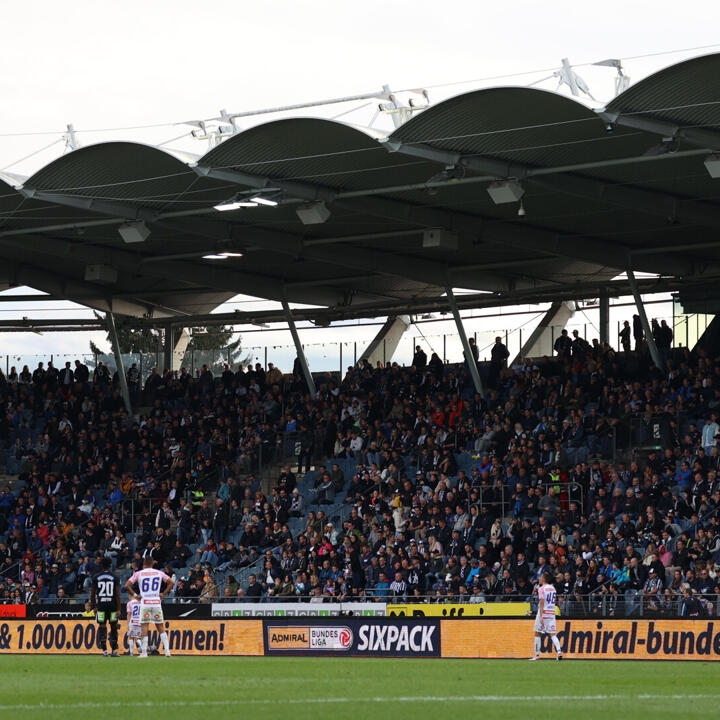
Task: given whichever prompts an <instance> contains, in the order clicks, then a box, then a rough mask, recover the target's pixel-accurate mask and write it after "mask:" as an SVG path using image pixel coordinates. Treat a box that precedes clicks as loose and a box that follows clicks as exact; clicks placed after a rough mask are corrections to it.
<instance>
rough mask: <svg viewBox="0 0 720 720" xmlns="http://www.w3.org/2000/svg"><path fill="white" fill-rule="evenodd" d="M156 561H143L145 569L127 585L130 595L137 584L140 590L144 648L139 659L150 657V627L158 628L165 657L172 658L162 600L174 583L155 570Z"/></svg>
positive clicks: (149, 559)
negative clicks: (148, 651) (148, 652)
mask: <svg viewBox="0 0 720 720" xmlns="http://www.w3.org/2000/svg"><path fill="white" fill-rule="evenodd" d="M153 564H154V560H153V559H152V557H151V556H150V555H146V556H145V558H144V559H143V569H142V570H138V571H137V572H136V573H134V574H133V575H132V576H131V577H130V579H129V580H128V581H127V583H125V587H126V588H127V591H128V593H130V594H132V593H133V589H132V588H133V585H134V584H135V583H137V585H138V588H139V590H140V598H141V600H140V624H141V625H142V648H141V652H140V655H139V657H141V658H146V657H147V656H148V654H147V650H148V629H149V625H151V624H153V625H156V626H157V630H158V632H159V633H160V641H161V642H162V644H163V649H164V650H165V657H170V643H169V641H168V636H167V633H166V632H165V628H164V627H163V623H164V622H165V618H164V617H163V611H162V599H163V598H164V597H165V596H166V595H167V594H168V593H169V592H170V591H171V590H172V589H173V581H172V579H171V578H170V577H168V576H167V575H166V574H165V573H164V572H163V571H162V570H155V569H154V568H153Z"/></svg>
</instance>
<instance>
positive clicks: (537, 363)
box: [0, 340, 720, 616]
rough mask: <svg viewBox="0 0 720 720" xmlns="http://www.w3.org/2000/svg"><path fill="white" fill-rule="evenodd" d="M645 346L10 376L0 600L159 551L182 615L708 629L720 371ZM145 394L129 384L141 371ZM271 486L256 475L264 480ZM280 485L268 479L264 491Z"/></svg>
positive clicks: (72, 582)
mask: <svg viewBox="0 0 720 720" xmlns="http://www.w3.org/2000/svg"><path fill="white" fill-rule="evenodd" d="M664 353H665V361H666V369H665V371H664V372H661V371H660V370H658V369H657V368H656V367H655V366H654V365H653V363H652V361H651V360H650V357H649V354H648V350H647V346H646V345H645V343H643V342H642V341H641V342H640V343H639V344H638V348H637V350H632V351H628V352H623V353H618V352H616V351H614V350H613V349H612V348H611V347H610V346H609V345H607V344H606V345H605V346H604V347H603V346H600V345H599V344H597V343H596V344H594V345H592V346H590V345H588V344H587V343H585V342H584V341H581V340H577V341H575V342H573V343H572V344H571V345H568V346H567V347H564V346H563V347H561V348H560V354H559V355H558V356H556V357H553V358H539V359H535V360H530V359H526V360H524V361H523V362H521V363H520V364H519V365H516V366H513V367H511V368H506V367H504V366H497V365H496V366H494V367H493V366H490V367H489V368H487V367H486V368H483V371H484V372H485V375H486V377H487V380H488V381H489V388H488V391H487V393H486V395H485V396H484V397H483V396H481V395H479V394H477V393H475V392H474V390H473V385H472V382H471V381H470V378H469V374H468V372H467V368H466V367H465V366H463V365H457V366H456V365H453V366H445V365H443V363H442V361H441V360H440V359H439V358H437V356H434V357H433V358H431V360H430V361H429V362H428V361H427V358H426V357H425V356H424V353H418V354H416V356H415V357H414V358H413V360H412V364H411V365H410V366H406V367H402V366H399V365H397V364H392V365H388V366H387V367H380V366H378V367H371V366H367V365H363V364H360V365H359V366H356V367H350V368H348V370H347V372H346V374H345V376H344V377H342V378H340V377H338V376H337V375H333V374H331V373H327V374H323V375H321V374H316V376H315V381H316V386H317V388H318V390H317V394H316V396H315V397H311V396H310V395H309V394H308V393H307V390H306V386H305V384H304V381H303V380H302V379H301V377H302V376H301V375H300V374H296V375H294V376H282V375H281V374H280V373H278V372H277V371H276V372H274V373H273V374H272V376H271V375H269V374H268V373H266V371H265V370H264V369H263V368H262V367H261V366H260V365H256V366H255V368H251V367H248V368H247V369H244V368H243V367H239V368H238V369H237V370H236V371H233V370H232V369H231V368H230V367H229V366H226V368H225V371H224V372H223V373H222V374H221V375H220V376H219V377H214V376H213V374H212V372H211V371H210V370H209V369H208V368H203V369H202V370H199V371H198V372H196V373H195V376H191V375H190V374H189V373H188V372H187V371H185V370H182V371H180V372H179V373H170V372H166V373H164V374H163V375H160V374H158V373H152V374H151V375H150V376H149V377H148V379H147V381H146V382H145V384H144V387H143V388H140V387H139V386H138V387H136V388H134V390H133V399H134V410H135V412H136V413H137V414H136V415H135V416H129V415H128V414H127V412H126V411H125V409H124V405H123V402H122V399H121V398H120V395H119V392H118V390H117V388H116V385H117V377H116V378H111V377H110V375H109V373H107V372H105V371H103V370H99V369H96V370H95V372H94V374H93V377H92V378H91V377H90V372H89V370H88V368H87V367H86V366H84V365H83V364H82V363H81V362H80V361H77V362H76V364H75V367H74V368H72V367H70V365H69V364H68V365H67V366H66V368H64V369H62V370H60V371H57V370H56V369H55V368H52V367H48V368H46V369H43V368H40V369H39V370H35V371H34V372H31V371H30V370H29V369H27V368H26V369H25V370H24V371H23V372H22V373H20V374H17V373H11V374H10V376H9V377H6V376H5V375H3V374H2V373H1V372H0V403H1V404H2V408H3V412H2V413H0V436H1V438H2V461H3V462H4V464H5V468H6V472H7V473H8V475H11V476H17V479H16V480H14V481H13V482H12V484H11V485H8V486H7V487H6V488H4V489H3V491H2V492H0V602H2V603H26V604H30V603H37V602H43V601H53V602H67V601H69V600H66V599H70V598H72V599H75V600H83V599H84V598H85V596H86V594H87V591H88V584H89V578H90V577H91V576H92V574H93V572H94V571H95V570H96V568H97V567H98V563H99V559H100V558H101V557H102V556H104V555H107V556H110V557H112V558H113V560H114V564H115V566H116V568H117V569H118V570H119V572H120V574H121V577H122V579H123V580H124V579H125V578H126V577H128V576H129V575H130V574H131V572H132V571H133V568H137V567H138V566H139V564H141V562H142V557H143V555H144V554H147V553H151V554H152V555H153V557H154V558H156V560H157V561H158V563H159V564H160V565H161V566H163V567H166V568H169V569H168V572H169V573H171V574H172V575H173V577H174V578H175V579H176V589H175V593H174V595H175V597H176V599H177V600H178V601H180V600H184V601H190V600H194V601H200V602H221V601H223V600H227V601H230V600H232V601H235V602H236V601H238V600H243V599H249V600H255V601H258V600H261V601H266V602H274V601H278V600H282V601H289V600H296V599H299V598H308V597H309V598H311V599H312V600H313V601H317V602H322V601H324V600H325V601H329V600H330V599H339V600H343V601H352V600H362V601H365V602H367V601H373V600H378V601H384V600H387V599H389V598H394V599H399V600H408V599H413V601H418V602H449V601H452V602H482V601H486V600H487V601H490V600H497V601H501V602H502V601H509V600H524V601H527V600H530V599H531V598H532V595H533V589H534V587H535V584H536V582H537V579H538V577H539V575H540V574H541V573H542V572H543V571H545V570H549V571H551V572H552V573H553V574H554V575H555V578H556V581H555V582H556V586H557V587H558V591H559V594H560V606H561V610H562V611H563V612H564V613H583V614H587V613H591V614H592V613H598V614H603V615H615V614H617V615H632V614H639V613H643V614H655V613H656V614H659V615H662V614H672V615H677V614H682V615H693V616H694V615H705V614H715V613H716V611H717V606H718V594H719V593H720V587H719V585H720V580H719V578H718V574H717V570H718V569H720V536H719V534H718V527H719V520H718V511H719V510H720V483H719V481H718V478H717V473H718V467H719V465H720V454H719V453H718V438H720V425H719V421H718V415H719V414H720V362H719V361H718V360H717V359H712V358H711V357H710V356H709V355H708V354H707V353H705V352H704V351H703V350H702V349H698V350H697V351H694V352H689V351H688V350H687V349H686V348H677V349H674V350H673V349H669V348H668V349H666V350H664ZM129 380H130V381H131V382H134V379H133V378H129ZM261 471H264V472H261ZM263 474H264V475H265V477H266V479H265V480H264V481H263V478H262V475H263Z"/></svg>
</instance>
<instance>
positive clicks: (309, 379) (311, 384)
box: [282, 298, 316, 397]
mask: <svg viewBox="0 0 720 720" xmlns="http://www.w3.org/2000/svg"><path fill="white" fill-rule="evenodd" d="M282 307H283V312H284V313H285V320H286V321H287V324H288V328H289V329H290V334H291V335H292V339H293V342H294V343H295V351H296V352H297V356H298V360H300V367H302V371H303V375H304V376H305V382H306V384H307V387H308V391H309V392H310V394H311V395H312V396H313V397H315V393H316V391H315V381H314V380H313V376H312V375H311V374H310V368H309V367H308V364H307V359H306V358H305V352H304V350H303V347H302V345H301V344H300V336H299V335H298V331H297V328H296V327H295V320H294V319H293V316H292V313H291V312H290V306H289V305H288V301H287V300H286V299H285V298H283V301H282Z"/></svg>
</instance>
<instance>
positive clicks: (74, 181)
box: [26, 142, 197, 207]
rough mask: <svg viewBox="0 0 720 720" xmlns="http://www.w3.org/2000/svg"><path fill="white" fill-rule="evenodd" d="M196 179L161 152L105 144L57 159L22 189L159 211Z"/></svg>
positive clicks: (125, 144)
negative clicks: (109, 201) (134, 205)
mask: <svg viewBox="0 0 720 720" xmlns="http://www.w3.org/2000/svg"><path fill="white" fill-rule="evenodd" d="M196 179H197V176H196V175H195V173H194V172H193V171H192V170H191V169H190V168H189V167H188V166H187V165H185V164H184V163H182V162H180V161H179V160H177V159H176V158H174V157H173V156H172V155H170V154H168V153H166V152H163V151H162V150H158V149H157V148H154V147H151V146H149V145H143V144H140V143H130V142H111V143H98V144H97V145H89V146H87V147H83V148H80V149H78V150H74V151H73V152H71V153H68V154H67V155H63V156H62V157H60V158H58V159H57V160H55V161H54V162H52V163H50V164H49V165H46V166H45V167H44V168H42V169H41V170H39V171H38V172H36V173H35V174H34V175H33V176H32V177H30V178H29V179H28V180H27V182H26V185H27V186H29V187H31V188H35V189H38V190H45V191H48V192H54V193H61V194H66V195H72V196H75V197H92V198H98V199H104V200H122V201H126V202H129V203H133V204H137V205H143V206H147V207H162V206H163V205H164V204H165V202H166V201H167V200H168V199H170V198H173V197H175V196H177V195H179V194H181V193H183V192H184V191H186V190H187V189H188V188H189V186H190V185H191V184H193V183H194V182H195V180H196Z"/></svg>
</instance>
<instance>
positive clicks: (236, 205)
mask: <svg viewBox="0 0 720 720" xmlns="http://www.w3.org/2000/svg"><path fill="white" fill-rule="evenodd" d="M245 207H257V203H255V202H246V201H243V200H233V201H232V202H226V203H220V205H215V206H214V208H215V210H219V211H220V212H228V211H229V210H239V209H240V208H245Z"/></svg>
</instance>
